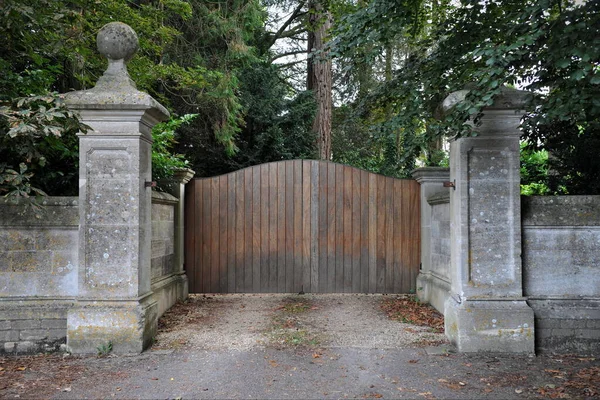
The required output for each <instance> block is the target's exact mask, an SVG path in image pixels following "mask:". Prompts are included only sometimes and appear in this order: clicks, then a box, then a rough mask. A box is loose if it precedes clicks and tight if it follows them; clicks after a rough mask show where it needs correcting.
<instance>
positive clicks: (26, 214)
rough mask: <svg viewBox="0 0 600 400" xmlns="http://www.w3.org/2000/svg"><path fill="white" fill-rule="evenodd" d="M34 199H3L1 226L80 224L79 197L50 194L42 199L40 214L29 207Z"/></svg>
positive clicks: (61, 226) (66, 225)
mask: <svg viewBox="0 0 600 400" xmlns="http://www.w3.org/2000/svg"><path fill="white" fill-rule="evenodd" d="M30 201H32V199H17V200H16V202H13V199H10V200H8V199H1V200H0V226H6V227H7V226H13V227H36V228H37V227H58V228H73V227H77V226H79V198H78V197H67V196H48V197H44V198H42V199H41V201H40V202H39V204H41V205H42V210H41V213H40V214H39V215H36V213H34V212H33V210H31V209H28V203H29V202H30Z"/></svg>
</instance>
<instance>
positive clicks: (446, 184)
mask: <svg viewBox="0 0 600 400" xmlns="http://www.w3.org/2000/svg"><path fill="white" fill-rule="evenodd" d="M444 187H447V188H449V187H451V188H452V189H454V190H456V179H455V180H454V181H453V182H450V181H446V182H444Z"/></svg>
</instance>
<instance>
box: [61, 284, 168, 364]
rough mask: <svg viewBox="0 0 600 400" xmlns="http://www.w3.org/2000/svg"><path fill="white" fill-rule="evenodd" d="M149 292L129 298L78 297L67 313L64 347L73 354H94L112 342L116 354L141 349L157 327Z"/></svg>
mask: <svg viewBox="0 0 600 400" xmlns="http://www.w3.org/2000/svg"><path fill="white" fill-rule="evenodd" d="M157 311H158V306H157V303H156V302H155V301H154V300H152V296H150V295H148V296H144V297H143V298H140V299H131V300H80V301H78V302H77V304H76V305H75V307H73V308H72V309H70V310H69V312H68V315H67V347H68V349H69V351H70V352H71V353H74V354H96V353H98V351H99V349H98V348H99V347H101V346H107V345H108V343H109V342H110V343H111V344H112V352H113V353H116V354H129V353H141V352H142V351H144V350H145V349H146V348H148V347H149V346H150V345H152V341H153V340H154V337H155V336H156V330H157V322H158V321H157Z"/></svg>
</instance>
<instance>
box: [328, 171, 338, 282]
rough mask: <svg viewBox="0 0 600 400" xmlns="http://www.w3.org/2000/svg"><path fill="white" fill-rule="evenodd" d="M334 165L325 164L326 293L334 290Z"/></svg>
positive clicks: (335, 265)
mask: <svg viewBox="0 0 600 400" xmlns="http://www.w3.org/2000/svg"><path fill="white" fill-rule="evenodd" d="M335 170H336V166H335V164H332V163H330V164H327V276H328V280H327V289H326V292H327V293H333V292H335V291H336V268H337V262H336V246H335V245H336V240H335V237H336V229H337V227H336V207H335V205H336V198H337V196H336V181H335V178H336V174H335Z"/></svg>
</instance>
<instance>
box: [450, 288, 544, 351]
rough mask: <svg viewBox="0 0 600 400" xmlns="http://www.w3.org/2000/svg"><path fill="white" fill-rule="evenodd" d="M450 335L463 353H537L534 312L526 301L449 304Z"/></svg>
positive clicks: (474, 301)
mask: <svg viewBox="0 0 600 400" xmlns="http://www.w3.org/2000/svg"><path fill="white" fill-rule="evenodd" d="M444 311H445V312H444V316H445V331H446V336H448V338H449V339H450V340H451V341H452V342H453V343H454V344H455V345H456V346H457V348H458V350H459V351H461V352H467V353H469V352H491V353H494V352H498V353H525V354H532V353H534V351H535V349H534V343H535V342H534V341H535V331H534V324H535V321H534V315H533V310H532V309H531V308H530V307H529V306H528V305H527V303H525V301H524V300H521V301H518V300H511V301H499V300H467V301H463V302H462V303H457V302H456V301H455V300H454V299H453V298H449V299H448V300H447V301H446V304H445V310H444Z"/></svg>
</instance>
